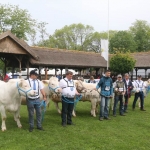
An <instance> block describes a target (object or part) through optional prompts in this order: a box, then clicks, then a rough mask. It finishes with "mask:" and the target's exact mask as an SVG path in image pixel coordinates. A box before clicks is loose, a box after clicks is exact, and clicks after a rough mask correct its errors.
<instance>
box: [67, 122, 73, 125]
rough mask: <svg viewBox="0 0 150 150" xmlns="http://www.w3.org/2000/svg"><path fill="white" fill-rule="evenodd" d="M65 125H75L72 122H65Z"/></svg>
mask: <svg viewBox="0 0 150 150" xmlns="http://www.w3.org/2000/svg"><path fill="white" fill-rule="evenodd" d="M67 125H75V124H74V123H73V122H71V123H67Z"/></svg>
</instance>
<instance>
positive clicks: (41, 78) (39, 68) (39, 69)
mask: <svg viewBox="0 0 150 150" xmlns="http://www.w3.org/2000/svg"><path fill="white" fill-rule="evenodd" d="M41 69H42V67H40V66H39V80H42V78H41Z"/></svg>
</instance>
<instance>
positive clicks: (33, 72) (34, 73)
mask: <svg viewBox="0 0 150 150" xmlns="http://www.w3.org/2000/svg"><path fill="white" fill-rule="evenodd" d="M30 75H36V76H37V75H38V74H37V72H36V71H35V70H31V71H30Z"/></svg>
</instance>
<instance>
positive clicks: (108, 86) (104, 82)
mask: <svg viewBox="0 0 150 150" xmlns="http://www.w3.org/2000/svg"><path fill="white" fill-rule="evenodd" d="M110 74H111V72H110V71H109V70H106V71H105V76H103V77H102V78H101V80H100V81H99V83H98V84H97V86H96V89H97V90H98V89H99V88H101V93H100V95H101V102H100V116H99V120H100V121H102V120H103V119H106V120H110V118H109V117H108V116H109V101H110V98H111V97H112V95H113V85H112V79H111V78H110Z"/></svg>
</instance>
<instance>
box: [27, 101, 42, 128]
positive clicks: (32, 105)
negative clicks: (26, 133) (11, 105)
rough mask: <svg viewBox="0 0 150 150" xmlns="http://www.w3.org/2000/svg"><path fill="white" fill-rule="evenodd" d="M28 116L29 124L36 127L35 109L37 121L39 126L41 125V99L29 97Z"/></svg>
mask: <svg viewBox="0 0 150 150" xmlns="http://www.w3.org/2000/svg"><path fill="white" fill-rule="evenodd" d="M27 108H28V116H29V125H30V127H32V128H34V109H35V111H36V121H37V127H41V126H42V125H41V107H40V99H39V98H37V99H34V100H32V99H28V100H27Z"/></svg>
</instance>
